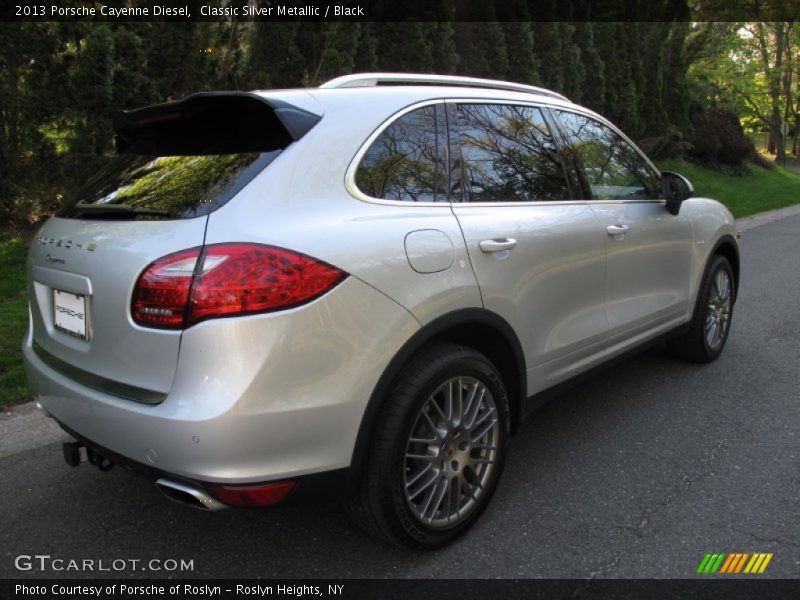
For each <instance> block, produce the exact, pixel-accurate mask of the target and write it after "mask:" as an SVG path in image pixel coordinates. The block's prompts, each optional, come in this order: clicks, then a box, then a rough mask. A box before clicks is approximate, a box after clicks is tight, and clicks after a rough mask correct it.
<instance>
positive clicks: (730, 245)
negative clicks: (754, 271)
mask: <svg viewBox="0 0 800 600" xmlns="http://www.w3.org/2000/svg"><path fill="white" fill-rule="evenodd" d="M717 254H719V255H720V256H724V257H725V258H726V259H728V262H729V263H731V268H732V269H733V280H734V281H733V289H734V295H733V301H734V302H736V299H737V298H738V297H739V280H740V278H741V263H740V260H739V244H737V243H736V239H735V238H734V237H733V236H732V235H730V234H725V235H723V236H722V237H720V238H719V239H718V240H717V243H716V244H714V248H713V250H712V251H711V253H710V254H709V255H708V257H709V260H710V259H711V257H712V256H714V255H717Z"/></svg>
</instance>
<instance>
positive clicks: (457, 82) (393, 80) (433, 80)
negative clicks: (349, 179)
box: [319, 73, 569, 101]
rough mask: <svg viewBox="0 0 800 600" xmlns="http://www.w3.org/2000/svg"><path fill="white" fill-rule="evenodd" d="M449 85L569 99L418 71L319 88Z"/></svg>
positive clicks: (364, 76) (359, 77)
mask: <svg viewBox="0 0 800 600" xmlns="http://www.w3.org/2000/svg"><path fill="white" fill-rule="evenodd" d="M393 84H394V85H399V84H405V85H415V84H419V85H449V86H459V87H477V88H489V89H493V90H509V91H512V92H523V93H526V94H539V95H541V96H551V97H553V98H558V99H559V100H566V101H569V99H568V98H567V97H566V96H564V95H562V94H559V93H557V92H554V91H552V90H548V89H545V88H540V87H536V86H534V85H525V84H523V83H512V82H510V81H497V80H495V79H478V78H476V77H458V76H456V75H426V74H419V73H354V74H353V75H343V76H341V77H337V78H336V79H331V80H330V81H326V82H325V83H323V84H322V85H321V86H319V87H321V88H326V89H336V88H350V87H371V86H378V85H393Z"/></svg>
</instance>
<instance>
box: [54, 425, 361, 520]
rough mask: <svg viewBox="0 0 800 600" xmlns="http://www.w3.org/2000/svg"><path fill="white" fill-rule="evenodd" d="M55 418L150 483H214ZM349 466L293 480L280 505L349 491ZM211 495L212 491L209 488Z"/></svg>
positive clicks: (97, 450)
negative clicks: (113, 446) (126, 452)
mask: <svg viewBox="0 0 800 600" xmlns="http://www.w3.org/2000/svg"><path fill="white" fill-rule="evenodd" d="M56 422H57V423H58V424H59V425H60V426H61V428H62V429H63V430H64V431H66V432H67V433H68V434H69V435H71V436H72V437H73V438H75V439H76V440H77V441H79V442H81V443H82V444H83V445H84V446H86V447H87V448H90V449H92V450H93V451H94V452H95V453H97V454H100V455H101V456H103V457H105V458H107V459H108V460H110V461H111V462H112V463H114V465H116V466H118V467H122V468H123V469H127V470H128V471H131V472H133V473H135V474H136V475H138V476H140V477H143V478H145V479H147V480H148V481H149V482H150V483H155V482H156V481H158V480H161V479H168V480H170V481H175V482H178V483H182V484H186V485H188V486H190V487H192V488H199V489H202V490H207V489H208V488H210V487H211V486H212V483H211V482H208V481H197V480H193V479H187V478H185V477H179V476H176V475H175V474H174V473H167V472H165V471H162V470H160V469H156V468H154V467H152V466H150V465H146V464H144V463H141V462H138V461H135V460H131V459H130V458H128V457H126V456H123V455H121V454H117V453H116V452H114V451H113V450H110V449H108V448H105V447H103V446H100V445H99V444H96V443H95V442H93V441H92V440H89V439H87V438H85V437H83V436H82V435H80V434H79V433H77V432H75V431H73V430H71V429H70V428H69V427H67V426H66V425H64V424H63V423H60V422H58V420H56ZM348 476H349V469H346V468H345V469H336V470H333V471H324V472H321V473H313V474H310V475H301V476H300V477H296V478H294V479H293V480H292V482H293V483H294V484H295V487H294V489H293V490H292V491H291V492H290V493H289V494H288V495H287V496H286V498H284V499H283V500H281V502H280V505H281V506H285V505H299V504H310V503H314V502H318V501H319V500H320V499H321V498H329V497H332V496H337V497H338V496H341V495H343V494H345V493H346V491H347V489H348V487H347V486H348V483H349V478H348ZM252 483H270V482H267V481H260V482H252ZM209 495H212V496H213V494H212V493H211V492H209Z"/></svg>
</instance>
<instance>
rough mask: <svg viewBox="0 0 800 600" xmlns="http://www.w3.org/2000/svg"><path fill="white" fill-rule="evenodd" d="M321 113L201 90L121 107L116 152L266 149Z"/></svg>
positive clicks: (291, 137)
mask: <svg viewBox="0 0 800 600" xmlns="http://www.w3.org/2000/svg"><path fill="white" fill-rule="evenodd" d="M321 118H322V117H321V116H320V115H317V114H314V113H311V112H308V111H307V110H304V109H302V108H299V107H297V106H293V105H291V104H289V103H288V102H285V101H283V100H277V99H274V98H268V97H265V96H261V95H259V94H253V93H250V92H200V93H197V94H192V95H191V96H187V97H186V98H184V99H183V100H179V101H177V102H168V103H165V104H156V105H153V106H146V107H144V108H138V109H135V110H127V111H122V112H121V113H120V114H119V116H118V117H117V118H116V119H115V120H114V131H115V133H116V137H115V142H116V146H117V152H120V153H123V152H130V153H135V154H148V155H153V156H178V155H192V154H232V153H243V152H271V151H273V150H278V149H282V148H285V147H286V146H288V145H289V144H291V143H292V142H294V141H297V140H299V139H300V138H302V137H303V136H304V135H305V134H306V133H308V132H309V130H311V128H313V127H314V126H315V125H316V124H317V123H318V122H319V121H320V119H321Z"/></svg>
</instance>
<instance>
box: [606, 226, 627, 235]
mask: <svg viewBox="0 0 800 600" xmlns="http://www.w3.org/2000/svg"><path fill="white" fill-rule="evenodd" d="M606 231H607V232H608V235H624V234H626V233H628V231H630V227H629V226H628V225H609V226H608V227H606Z"/></svg>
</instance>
